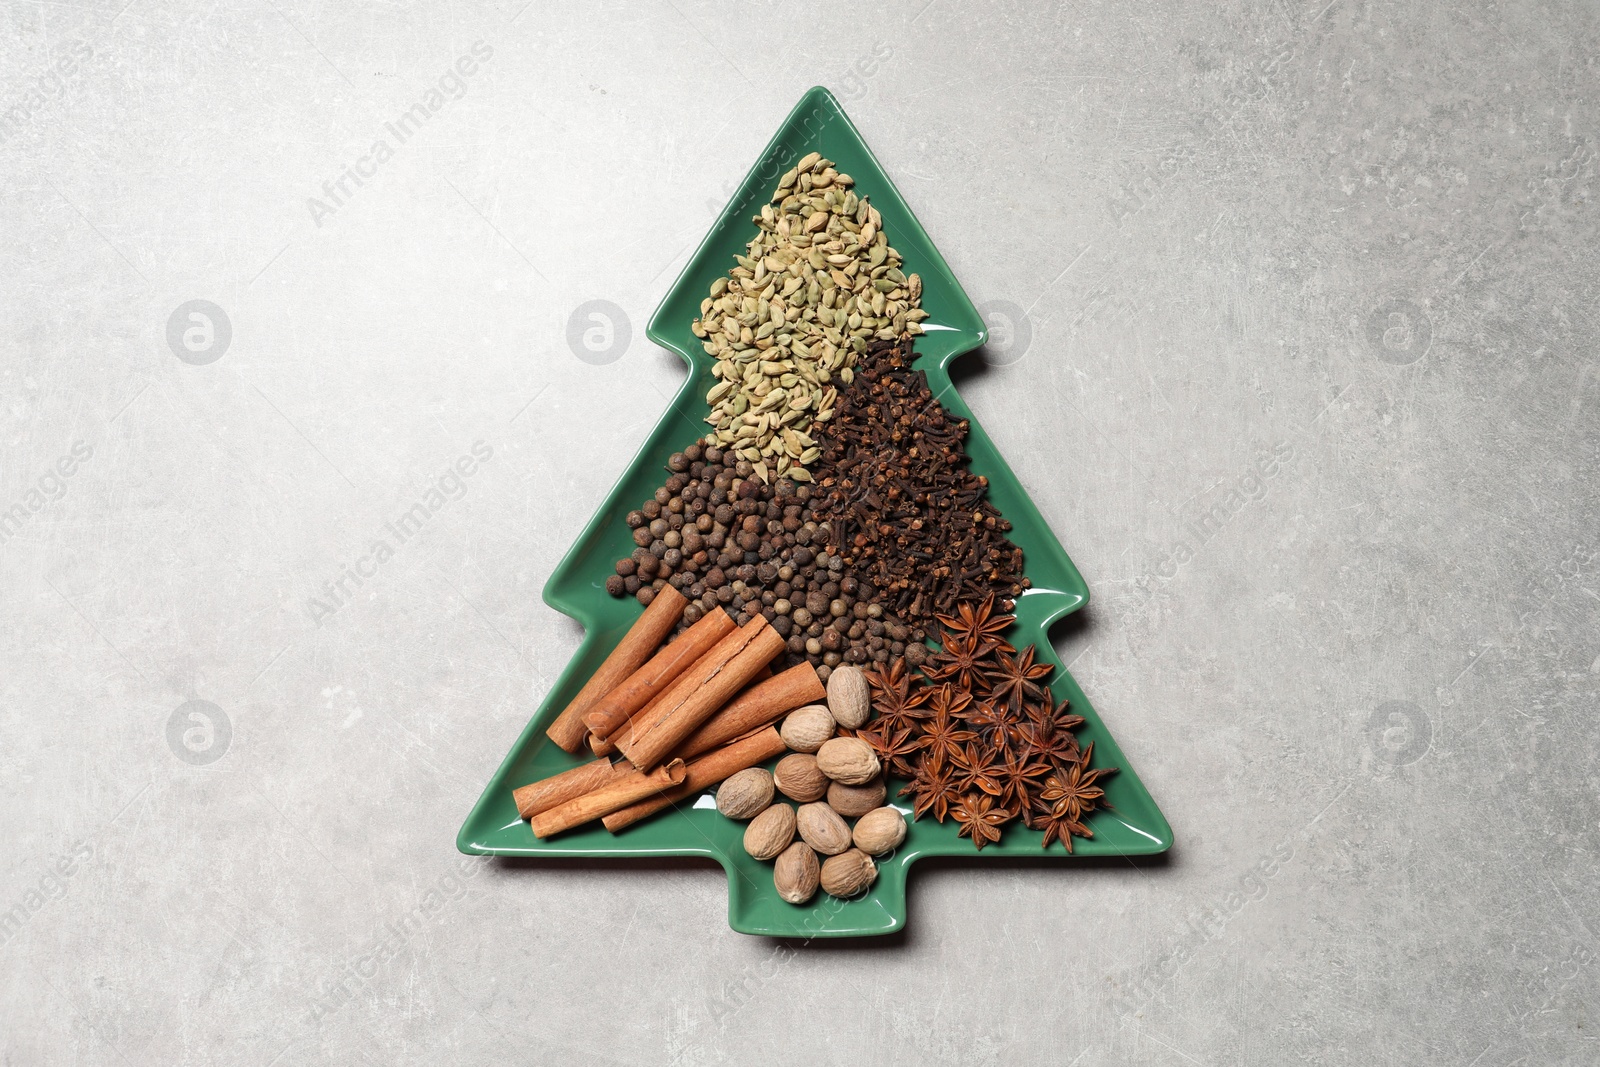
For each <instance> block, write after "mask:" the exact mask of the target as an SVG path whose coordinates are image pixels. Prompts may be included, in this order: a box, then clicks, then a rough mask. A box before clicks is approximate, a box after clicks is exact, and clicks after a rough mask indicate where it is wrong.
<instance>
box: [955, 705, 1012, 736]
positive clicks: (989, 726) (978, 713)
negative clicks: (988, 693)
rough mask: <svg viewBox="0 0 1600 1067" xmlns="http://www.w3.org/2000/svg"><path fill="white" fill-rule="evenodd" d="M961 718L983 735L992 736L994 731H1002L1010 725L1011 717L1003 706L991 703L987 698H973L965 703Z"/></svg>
mask: <svg viewBox="0 0 1600 1067" xmlns="http://www.w3.org/2000/svg"><path fill="white" fill-rule="evenodd" d="M961 718H962V719H963V720H964V721H965V722H966V724H967V725H968V726H970V727H971V728H972V729H974V730H976V731H978V733H980V734H982V735H983V736H985V737H992V736H993V735H994V734H995V733H996V732H998V731H1002V730H1004V729H1005V727H1006V726H1008V725H1010V723H1011V717H1010V716H1009V715H1007V714H1006V710H1005V708H1003V707H1001V706H1000V705H998V704H995V703H993V702H992V701H990V700H988V699H987V698H985V699H983V700H974V701H973V702H972V703H970V704H968V705H967V709H966V711H964V712H962V714H961Z"/></svg>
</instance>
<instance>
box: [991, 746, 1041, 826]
mask: <svg viewBox="0 0 1600 1067" xmlns="http://www.w3.org/2000/svg"><path fill="white" fill-rule="evenodd" d="M1050 771H1051V765H1050V764H1049V763H1048V762H1046V761H1044V760H1042V759H1039V758H1038V757H1037V756H1034V755H1031V754H1029V753H1025V752H1022V751H1020V750H1016V749H1013V750H1011V751H1007V752H1005V753H1003V754H1002V755H1001V756H1000V758H999V759H998V760H997V761H996V762H995V763H994V765H993V767H992V769H991V772H990V773H991V774H992V775H993V776H994V779H995V780H996V781H997V782H998V783H999V785H1000V799H1001V800H1002V801H1003V802H1004V803H1005V804H1006V805H1007V806H1009V807H1010V808H1011V809H1012V810H1013V811H1019V812H1022V814H1023V816H1024V818H1025V819H1026V817H1027V814H1028V809H1029V808H1030V807H1031V806H1032V799H1033V795H1034V794H1035V793H1036V792H1038V791H1039V789H1040V779H1041V778H1043V777H1045V776H1046V775H1048V774H1049V773H1050Z"/></svg>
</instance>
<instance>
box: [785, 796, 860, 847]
mask: <svg viewBox="0 0 1600 1067" xmlns="http://www.w3.org/2000/svg"><path fill="white" fill-rule="evenodd" d="M795 828H796V829H798V830H799V831H800V840H802V841H804V842H805V843H806V844H808V845H810V846H811V847H812V848H814V849H816V850H817V851H818V852H820V853H822V854H823V855H824V856H833V855H837V854H838V853H840V852H843V851H844V850H845V849H847V848H849V847H850V827H849V826H847V825H845V821H844V820H843V819H841V818H839V813H838V812H836V811H834V810H833V809H832V808H830V807H828V805H826V804H802V805H800V810H799V811H798V812H796V813H795Z"/></svg>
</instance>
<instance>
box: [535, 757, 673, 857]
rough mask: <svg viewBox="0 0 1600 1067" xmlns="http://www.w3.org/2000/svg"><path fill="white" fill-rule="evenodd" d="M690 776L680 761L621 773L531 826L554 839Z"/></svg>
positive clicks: (559, 805) (553, 810)
mask: <svg viewBox="0 0 1600 1067" xmlns="http://www.w3.org/2000/svg"><path fill="white" fill-rule="evenodd" d="M687 774H688V768H686V767H685V766H684V763H683V761H682V760H679V759H675V760H673V761H672V762H670V763H667V764H665V765H664V766H661V767H657V768H656V769H655V770H653V771H651V772H650V773H649V774H645V773H643V772H641V771H629V772H627V773H625V774H619V775H616V776H615V777H613V778H612V779H611V780H610V781H608V782H606V784H605V785H602V786H601V787H600V788H599V789H596V790H594V791H593V792H590V793H585V794H583V796H581V797H574V798H573V799H571V800H569V801H567V802H566V803H564V804H558V805H557V806H556V807H553V808H551V809H550V810H549V811H544V812H540V813H539V814H538V815H535V816H534V817H533V818H532V819H531V820H529V823H528V825H530V826H531V827H533V832H534V835H535V836H537V837H541V838H544V837H553V836H554V835H556V834H559V833H561V832H562V831H563V830H570V829H572V828H573V827H575V826H582V825H583V824H584V823H586V822H589V821H590V820H591V819H598V818H600V817H601V816H602V815H610V814H611V813H612V812H614V811H616V810H617V809H619V808H625V807H627V806H628V805H629V804H632V803H634V802H635V801H639V800H643V799H645V798H646V797H649V796H654V795H655V794H657V793H660V792H663V791H665V790H668V789H671V788H672V787H673V786H675V785H682V784H683V780H684V778H685V777H686V776H687Z"/></svg>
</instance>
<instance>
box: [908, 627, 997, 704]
mask: <svg viewBox="0 0 1600 1067" xmlns="http://www.w3.org/2000/svg"><path fill="white" fill-rule="evenodd" d="M993 650H994V645H993V643H992V642H989V641H982V640H979V639H976V638H968V637H965V636H963V635H960V634H954V635H950V636H949V637H948V638H947V639H946V640H945V643H944V647H943V648H941V649H940V650H939V651H938V652H935V653H934V654H933V655H931V656H929V657H928V662H927V663H925V664H923V666H922V673H923V674H924V675H926V676H927V677H929V678H931V679H933V680H934V681H940V682H950V683H952V684H953V685H956V686H958V687H960V688H962V689H965V690H968V691H971V690H973V689H976V688H978V687H979V683H980V681H981V680H982V678H983V671H984V668H985V667H986V666H988V657H989V653H990V652H992V651H993Z"/></svg>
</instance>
